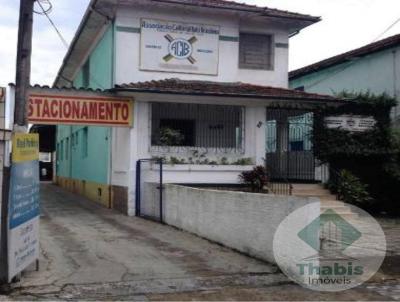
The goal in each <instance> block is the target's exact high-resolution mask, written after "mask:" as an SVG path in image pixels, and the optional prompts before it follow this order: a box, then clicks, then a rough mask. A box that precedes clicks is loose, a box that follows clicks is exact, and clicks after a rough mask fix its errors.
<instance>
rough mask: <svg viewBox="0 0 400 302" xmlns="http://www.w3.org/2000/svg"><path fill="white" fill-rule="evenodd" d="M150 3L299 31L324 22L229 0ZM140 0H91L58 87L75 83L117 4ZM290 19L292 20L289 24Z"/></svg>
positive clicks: (315, 18) (63, 64) (62, 70)
mask: <svg viewBox="0 0 400 302" xmlns="http://www.w3.org/2000/svg"><path fill="white" fill-rule="evenodd" d="M143 1H145V2H146V3H147V2H149V3H155V4H156V3H159V4H162V5H168V4H169V5H181V6H186V7H189V6H192V7H198V8H211V9H220V10H225V11H232V12H243V13H247V14H251V15H252V17H257V16H260V17H266V18H277V19H281V20H286V21H285V22H287V25H289V24H290V26H288V28H289V29H288V30H289V31H291V32H290V33H293V32H298V31H300V30H301V29H303V28H305V27H307V26H309V25H311V24H313V23H315V22H318V21H320V17H314V16H310V15H305V14H298V13H293V12H288V11H284V10H278V9H272V8H268V7H259V6H256V5H249V4H244V3H238V2H233V1H225V0H143ZM136 3H138V0H91V1H90V3H89V5H88V8H87V10H86V12H85V15H84V16H83V18H82V21H81V23H80V25H79V27H78V29H77V31H76V33H75V36H74V38H73V40H72V42H71V44H70V47H69V49H68V52H67V54H66V55H65V57H64V60H63V63H62V65H61V67H60V69H59V71H58V74H57V77H56V79H55V81H54V84H53V85H54V86H66V85H68V84H71V83H72V80H73V76H74V74H75V73H76V70H77V69H78V68H79V67H80V64H81V63H82V59H83V57H84V56H85V54H86V53H87V51H88V49H90V47H91V45H92V44H93V43H95V38H96V37H97V34H98V33H99V32H100V31H101V30H102V28H104V27H105V26H107V24H108V23H109V22H111V21H110V20H113V18H114V17H115V11H116V7H117V6H118V5H119V4H120V5H135V4H136ZM289 22H290V23H289Z"/></svg>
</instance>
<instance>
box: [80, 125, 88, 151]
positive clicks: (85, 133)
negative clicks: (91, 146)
mask: <svg viewBox="0 0 400 302" xmlns="http://www.w3.org/2000/svg"><path fill="white" fill-rule="evenodd" d="M81 152H82V157H87V156H88V127H85V128H83V131H82V150H81Z"/></svg>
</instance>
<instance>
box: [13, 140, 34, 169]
mask: <svg viewBox="0 0 400 302" xmlns="http://www.w3.org/2000/svg"><path fill="white" fill-rule="evenodd" d="M38 159H39V134H37V133H29V134H25V133H15V134H14V136H13V141H12V160H13V162H14V163H15V162H23V161H32V160H38Z"/></svg>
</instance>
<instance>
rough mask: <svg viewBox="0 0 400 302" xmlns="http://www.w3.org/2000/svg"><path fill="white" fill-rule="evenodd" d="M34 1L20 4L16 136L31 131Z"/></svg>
mask: <svg viewBox="0 0 400 302" xmlns="http://www.w3.org/2000/svg"><path fill="white" fill-rule="evenodd" d="M34 2H35V0H20V9H19V23H18V42H17V66H16V77H15V107H14V129H13V133H16V132H23V133H26V132H27V131H28V119H27V106H28V98H29V93H28V90H29V86H30V74H31V53H32V25H33V4H34ZM9 181H10V167H4V174H3V194H2V196H1V197H0V198H1V211H0V212H1V217H0V234H1V236H0V284H2V283H3V282H6V281H5V280H6V279H7V273H8V256H7V253H8V238H7V237H8V233H7V232H8V226H7V217H8V190H9V185H10V182H9Z"/></svg>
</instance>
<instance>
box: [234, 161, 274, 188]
mask: <svg viewBox="0 0 400 302" xmlns="http://www.w3.org/2000/svg"><path fill="white" fill-rule="evenodd" d="M239 179H240V182H241V183H243V184H245V185H247V186H249V187H250V188H251V190H252V191H253V192H261V191H262V190H263V188H264V186H266V185H267V183H268V176H267V170H266V169H265V167H263V166H256V167H254V168H253V170H251V171H243V172H242V173H240V175H239Z"/></svg>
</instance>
